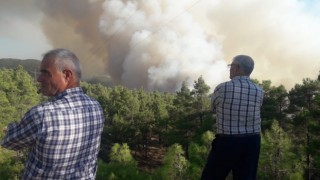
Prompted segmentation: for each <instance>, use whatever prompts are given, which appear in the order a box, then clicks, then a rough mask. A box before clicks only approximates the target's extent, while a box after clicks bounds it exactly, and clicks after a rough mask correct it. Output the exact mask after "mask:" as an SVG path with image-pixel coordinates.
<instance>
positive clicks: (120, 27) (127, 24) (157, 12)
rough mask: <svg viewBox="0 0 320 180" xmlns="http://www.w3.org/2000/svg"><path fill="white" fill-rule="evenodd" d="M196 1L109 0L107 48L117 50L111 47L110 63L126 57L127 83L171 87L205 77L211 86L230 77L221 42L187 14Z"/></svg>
mask: <svg viewBox="0 0 320 180" xmlns="http://www.w3.org/2000/svg"><path fill="white" fill-rule="evenodd" d="M193 2H194V1H192V0H185V1H171V0H162V1H158V0H146V1H119V0H109V1H105V2H104V14H103V15H102V16H101V20H100V30H101V32H102V33H104V34H105V35H106V39H107V40H109V43H108V45H109V48H108V49H109V50H114V49H118V50H117V51H115V53H114V52H113V51H108V52H109V55H110V58H109V62H110V63H111V64H114V62H113V61H116V62H119V61H122V63H121V64H120V65H119V66H121V67H118V68H116V69H117V70H120V71H122V73H121V81H122V82H123V83H124V84H125V85H127V86H129V87H140V86H143V87H146V88H147V89H149V90H171V91H172V90H177V89H178V88H179V87H180V85H181V83H182V82H183V81H186V82H188V83H189V84H190V85H192V83H193V81H194V80H196V79H197V78H198V77H200V76H201V75H202V76H203V78H204V79H206V80H207V81H208V82H210V84H212V83H213V84H216V83H218V82H220V81H221V80H222V78H223V77H224V76H226V73H227V69H226V62H225V61H224V60H223V56H222V52H221V46H220V44H219V43H218V42H217V41H215V40H214V39H213V38H210V37H209V36H208V34H206V32H205V31H204V29H203V27H202V26H201V24H199V23H198V22H197V21H196V19H195V17H194V16H193V15H192V14H190V12H188V9H189V8H192V5H194V4H193ZM119 41H121V42H119ZM123 47H126V48H123ZM119 51H121V52H120V53H119ZM111 67H112V66H111ZM112 68H114V67H112Z"/></svg>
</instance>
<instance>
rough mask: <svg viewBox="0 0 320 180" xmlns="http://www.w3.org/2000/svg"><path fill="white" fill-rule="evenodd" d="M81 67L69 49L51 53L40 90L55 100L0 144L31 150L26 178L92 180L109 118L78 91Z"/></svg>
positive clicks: (40, 107) (34, 111) (44, 62)
mask: <svg viewBox="0 0 320 180" xmlns="http://www.w3.org/2000/svg"><path fill="white" fill-rule="evenodd" d="M80 79H81V65H80V62H79V60H78V58H77V57H76V55H75V54H74V53H72V52H71V51H69V50H66V49H55V50H51V51H49V52H47V53H46V54H45V55H44V57H43V60H42V62H41V66H40V75H39V77H38V79H37V80H38V81H39V83H40V85H41V86H40V90H39V91H40V92H41V93H42V94H44V95H45V96H50V97H52V99H51V100H50V101H48V102H45V103H42V104H39V105H37V106H35V107H32V108H31V109H30V110H29V111H28V112H27V113H26V114H25V115H24V117H23V118H22V119H21V121H20V122H19V123H11V124H9V125H8V127H7V130H6V131H7V132H6V135H5V137H4V139H3V140H2V143H1V145H2V146H3V147H5V148H8V149H12V150H20V149H29V150H30V152H29V155H28V158H27V161H26V164H25V171H24V174H23V176H22V179H44V180H46V179H57V180H58V179H59V180H61V179H75V180H89V179H90V180H91V179H92V180H93V179H95V175H96V171H97V155H98V152H99V146H100V139H101V137H100V136H101V132H102V129H103V125H104V115H103V111H102V109H101V107H100V105H99V103H98V102H97V101H96V100H94V99H92V98H90V97H88V96H87V95H85V94H84V92H83V91H82V89H81V88H80V87H79V85H80Z"/></svg>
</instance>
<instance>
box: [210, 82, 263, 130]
mask: <svg viewBox="0 0 320 180" xmlns="http://www.w3.org/2000/svg"><path fill="white" fill-rule="evenodd" d="M262 101H263V90H262V89H261V88H260V87H259V86H257V85H256V84H254V83H253V82H252V81H251V80H250V78H249V77H248V76H236V77H234V78H233V79H232V80H231V81H227V82H224V83H221V84H219V85H218V86H217V87H216V88H215V90H214V93H213V95H212V98H211V105H212V108H213V110H214V111H216V114H217V134H228V135H236V134H251V133H260V129H261V118H260V111H261V106H262Z"/></svg>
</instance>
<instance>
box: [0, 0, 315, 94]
mask: <svg viewBox="0 0 320 180" xmlns="http://www.w3.org/2000/svg"><path fill="white" fill-rule="evenodd" d="M31 2H32V3H31ZM23 3H24V1H17V0H12V1H7V2H0V10H3V9H14V10H15V11H13V12H14V13H16V14H20V15H21V16H23V18H25V19H27V20H30V19H34V18H35V17H37V19H41V21H40V20H38V21H39V22H41V23H40V25H41V29H42V32H43V33H44V35H45V37H46V38H47V41H48V42H49V43H50V44H51V45H52V47H54V48H56V47H64V48H68V49H71V50H73V51H74V52H75V53H76V54H77V55H78V56H79V58H80V60H81V63H82V65H83V66H84V76H85V77H91V76H97V75H104V76H106V77H108V78H110V79H112V81H113V82H114V83H115V84H121V85H124V86H127V87H130V88H140V87H144V88H145V89H147V90H150V91H152V90H160V91H175V90H178V89H179V88H180V86H181V83H182V82H183V81H186V82H187V83H188V84H189V85H190V86H192V84H193V83H194V81H195V80H197V78H199V77H200V76H202V77H203V78H204V80H205V82H206V83H207V84H208V85H210V86H211V87H212V88H214V87H215V86H216V85H217V84H218V83H220V82H222V81H224V80H227V79H228V69H227V68H226V65H227V64H228V63H230V62H231V60H232V57H234V56H235V55H238V54H247V55H250V56H252V57H253V59H254V60H255V62H256V67H255V70H254V72H253V74H252V78H255V79H259V80H271V81H272V83H273V84H274V85H280V84H283V85H285V86H286V88H291V87H293V85H294V84H296V83H300V82H301V81H302V78H307V77H310V78H315V77H316V76H317V75H318V73H319V70H320V63H319V60H318V58H319V57H320V51H319V50H318V47H320V40H319V37H318V34H317V33H318V32H320V19H319V18H320V16H319V13H318V12H319V7H320V6H319V4H320V3H317V2H311V1H301V0H282V1H278V0H268V1H264V0H242V1H234V0H183V1H173V0H105V1H104V0H55V1H52V0H29V3H25V5H26V7H27V8H28V10H24V11H19V9H17V6H18V5H19V6H21V5H22V4H23ZM311 3H312V4H311ZM30 4H31V5H30ZM2 7H5V8H2ZM3 13H12V11H10V12H9V11H8V12H3ZM20 18H22V17H20ZM1 22H2V21H1V19H0V23H1Z"/></svg>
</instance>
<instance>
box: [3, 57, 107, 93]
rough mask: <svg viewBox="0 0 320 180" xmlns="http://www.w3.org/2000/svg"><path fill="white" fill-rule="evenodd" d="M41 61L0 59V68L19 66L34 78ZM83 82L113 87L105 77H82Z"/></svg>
mask: <svg viewBox="0 0 320 180" xmlns="http://www.w3.org/2000/svg"><path fill="white" fill-rule="evenodd" d="M40 63H41V61H39V60H36V59H26V60H21V59H11V58H2V59H0V68H8V69H13V68H16V67H18V66H19V65H21V66H22V67H23V68H24V69H25V70H26V71H28V73H29V74H30V75H31V76H34V75H35V73H36V72H37V71H39V67H40ZM83 80H84V81H86V82H89V83H91V84H102V85H105V86H109V87H110V86H113V83H112V80H111V79H110V78H109V77H107V76H103V75H100V76H93V77H89V78H88V77H84V78H83Z"/></svg>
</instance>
